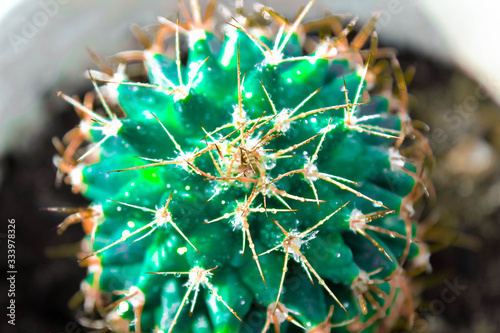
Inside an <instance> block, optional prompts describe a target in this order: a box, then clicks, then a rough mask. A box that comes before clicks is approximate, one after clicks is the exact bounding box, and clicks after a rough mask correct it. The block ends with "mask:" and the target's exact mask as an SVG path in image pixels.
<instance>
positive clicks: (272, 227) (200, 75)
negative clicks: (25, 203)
mask: <svg viewBox="0 0 500 333" xmlns="http://www.w3.org/2000/svg"><path fill="white" fill-rule="evenodd" d="M310 4H312V2H311V3H310ZM310 4H309V5H310ZM196 10H197V8H194V11H195V12H196ZM266 10H268V11H270V10H269V9H266ZM306 10H307V8H306ZM198 13H199V12H198ZM200 22H201V21H198V27H197V25H196V23H197V20H196V15H195V19H193V22H191V23H189V22H188V23H189V24H186V25H182V24H181V25H180V27H179V28H177V29H178V30H180V33H181V34H187V44H188V48H189V50H188V54H187V63H186V64H182V65H181V64H180V58H177V60H178V62H176V59H175V57H174V58H171V57H169V56H167V55H165V54H163V53H162V52H159V51H158V48H155V47H150V48H149V49H148V50H146V51H144V52H143V53H142V61H143V63H144V66H145V68H146V71H147V75H148V80H149V84H139V83H133V82H132V81H128V80H127V79H126V78H125V77H124V76H123V75H122V79H121V80H119V81H120V82H121V83H120V84H118V83H108V84H107V86H106V89H107V90H106V92H107V95H105V97H106V98H107V99H108V103H110V102H114V104H115V105H116V104H117V105H119V107H120V108H121V109H122V110H123V113H124V116H120V117H117V116H115V114H114V113H112V112H111V110H110V111H109V112H107V113H106V114H105V115H101V116H99V115H97V114H96V113H94V112H93V110H91V108H92V107H91V105H90V104H89V103H86V105H85V106H82V104H79V103H78V102H77V101H74V100H70V99H69V98H68V97H65V98H66V99H67V100H69V101H70V102H72V103H73V104H74V105H76V107H77V109H78V112H79V114H81V115H82V118H83V119H84V123H83V124H82V125H81V126H80V128H79V129H80V131H81V132H82V133H83V132H84V129H85V131H86V132H85V133H84V134H85V135H86V138H87V139H88V140H89V141H91V142H94V143H96V145H95V146H94V148H90V150H89V152H88V153H87V154H85V156H83V158H82V159H81V160H80V161H79V162H76V161H73V164H72V167H71V168H70V169H71V171H69V176H68V181H70V182H72V184H73V186H74V189H75V191H79V192H81V193H82V194H83V195H84V196H85V197H87V198H89V199H90V200H92V204H91V206H90V207H89V208H88V209H87V210H86V212H87V215H88V216H89V217H86V218H85V217H82V220H83V221H84V222H86V224H87V225H90V226H89V227H88V233H89V235H88V237H86V238H85V239H84V241H83V252H84V253H85V254H84V255H83V257H85V259H84V260H82V261H81V263H82V264H86V265H88V266H89V274H88V277H87V279H86V280H85V281H84V283H83V285H82V290H83V291H84V293H85V295H86V297H87V301H88V302H90V303H92V305H93V306H90V307H88V308H90V310H92V308H93V307H95V308H98V309H99V308H101V309H102V308H104V304H103V303H104V302H105V301H104V299H107V300H108V302H113V303H112V306H111V307H108V310H109V309H112V310H109V312H106V313H104V314H103V312H102V311H101V314H103V315H104V317H105V318H104V320H105V323H106V325H108V327H110V328H111V329H112V330H115V331H128V330H132V331H142V332H169V331H172V332H179V333H180V332H186V333H188V332H197V333H199V332H228V333H229V332H261V331H263V330H267V329H271V330H272V327H271V326H273V325H275V326H277V325H280V326H281V332H299V331H308V332H330V331H331V330H333V331H335V332H337V331H338V332H340V331H342V332H343V331H349V330H350V331H361V330H364V331H372V330H374V329H375V328H376V327H377V326H378V325H379V323H380V321H381V320H382V319H383V318H387V317H388V316H389V315H390V314H391V311H392V310H393V309H392V308H393V307H392V305H393V304H395V303H396V301H395V300H396V299H397V298H398V297H400V296H401V290H400V289H401V284H400V283H399V282H400V281H401V280H402V279H403V278H402V276H403V273H402V271H403V270H402V267H401V265H400V262H402V261H404V260H405V259H406V258H409V259H412V258H415V257H416V256H417V255H419V254H422V253H421V252H422V251H421V249H419V248H418V247H417V246H416V245H415V243H413V242H412V239H413V237H415V235H416V231H417V229H416V225H415V224H414V223H413V222H410V219H409V217H410V211H411V205H412V204H413V201H414V200H415V199H416V197H417V196H418V195H416V194H415V192H418V190H417V187H418V186H417V180H418V179H417V177H416V176H415V174H416V172H417V170H419V169H420V167H421V166H420V165H418V162H415V161H414V162H409V161H407V160H405V159H403V158H402V157H401V155H400V154H399V152H398V147H399V146H400V144H401V142H402V139H403V137H404V135H405V133H406V132H408V128H409V124H408V119H407V116H406V113H405V112H404V111H405V107H404V105H402V103H400V101H399V100H398V99H395V98H394V97H391V95H392V94H391V92H390V91H389V92H388V93H387V91H386V90H384V89H381V88H380V85H379V84H378V83H377V80H376V77H375V74H374V73H373V72H372V71H371V68H369V66H368V63H367V62H365V63H364V62H363V60H362V59H363V58H362V57H361V56H360V53H359V51H358V50H357V49H356V48H354V47H351V46H349V44H348V43H347V41H346V39H345V36H340V37H337V38H330V39H324V40H322V41H320V42H316V43H315V44H316V49H315V50H313V51H312V52H310V53H309V54H303V51H302V45H304V40H305V39H307V40H308V41H309V42H312V41H313V39H311V38H310V37H306V36H305V34H304V33H303V32H302V30H301V29H299V28H300V26H298V25H295V26H292V25H283V27H282V28H281V29H280V30H279V31H278V32H277V34H278V37H274V35H273V33H274V34H276V29H275V25H273V24H268V25H267V26H257V25H255V24H251V23H252V22H251V20H250V19H248V20H247V24H243V23H242V25H239V24H240V23H237V22H236V21H233V24H234V25H235V26H237V27H233V26H231V25H228V26H227V27H226V29H225V35H224V37H223V38H222V39H219V38H218V37H216V36H215V35H214V34H213V32H211V31H209V30H207V29H205V28H202V27H200ZM299 22H300V20H297V23H299ZM268 23H269V22H268ZM190 24H191V25H190ZM162 27H164V28H165V27H166V28H165V29H167V30H168V27H175V24H173V25H170V26H169V25H167V24H166V23H164V24H163V25H162ZM366 29H369V28H366ZM366 29H364V30H363V32H365V33H366ZM247 30H248V31H247ZM369 33H370V31H368V34H369ZM159 34H160V32H159ZM173 34H174V39H175V40H176V41H177V42H178V41H179V37H178V36H177V37H175V28H173ZM173 47H175V46H173ZM372 56H374V55H373V54H372ZM365 60H366V57H365ZM116 77H118V76H116ZM116 77H115V79H110V81H113V82H115V81H116ZM367 87H368V88H367ZM110 91H111V93H110ZM98 92H99V90H98ZM110 96H111V97H110ZM103 104H104V106H107V103H106V102H103ZM110 104H112V103H110ZM90 119H94V120H95V121H94V122H90ZM67 160H68V159H67V158H66V159H65V158H64V156H63V161H67ZM60 166H61V165H60ZM115 171H116V172H115ZM89 213H90V214H89ZM409 233H411V235H410V234H409ZM81 259H83V258H81ZM398 281H399V282H398ZM118 291H121V292H118ZM106 297H107V298H106ZM196 300H197V301H196ZM195 301H196V303H195ZM181 304H183V306H181ZM331 309H333V312H331ZM87 310H88V311H90V310H89V309H87Z"/></svg>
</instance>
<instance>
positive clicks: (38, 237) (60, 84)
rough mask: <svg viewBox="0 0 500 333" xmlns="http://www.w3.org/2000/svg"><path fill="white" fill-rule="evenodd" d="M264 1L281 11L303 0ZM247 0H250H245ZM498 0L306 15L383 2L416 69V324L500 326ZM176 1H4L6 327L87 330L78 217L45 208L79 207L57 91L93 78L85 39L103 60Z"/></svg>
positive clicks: (320, 0)
mask: <svg viewBox="0 0 500 333" xmlns="http://www.w3.org/2000/svg"><path fill="white" fill-rule="evenodd" d="M260 2H261V3H263V4H265V5H268V6H270V7H273V8H274V9H276V10H277V11H279V12H281V13H283V14H284V15H285V16H286V17H288V18H294V17H295V15H296V13H297V11H298V9H299V8H300V6H303V5H305V4H306V3H307V1H306V0H287V1H284V0H276V1H273V0H267V1H266V0H262V1H260ZM201 3H202V4H203V3H204V1H203V0H201ZM221 3H223V4H225V5H227V6H228V7H232V6H234V2H233V1H232V0H231V1H222V0H221ZM292 3H293V5H292ZM253 4H254V1H250V0H246V1H245V6H246V7H248V8H249V9H250V8H251V7H252V6H253ZM499 10H500V3H495V2H493V1H489V0H477V1H474V2H472V1H468V0H454V1H453V0H440V1H432V0H415V1H406V0H335V1H330V0H317V1H316V4H315V6H313V9H312V10H311V11H310V13H309V14H308V16H307V17H306V21H307V20H312V19H317V18H320V17H322V16H324V15H325V13H333V14H350V15H352V16H358V17H359V21H358V25H357V28H358V29H359V27H360V26H361V25H362V24H363V23H364V22H366V21H367V20H368V19H369V18H370V17H371V15H372V14H373V13H374V12H375V11H378V12H379V13H380V19H379V22H378V24H377V32H378V36H379V41H380V43H381V46H384V47H392V48H394V49H396V50H398V59H399V60H400V62H401V64H402V67H403V70H406V71H408V73H410V72H411V71H412V70H413V69H415V75H414V77H413V80H412V82H411V83H410V85H409V91H410V94H411V99H410V115H411V117H412V118H413V119H418V120H421V121H422V122H423V123H425V124H427V125H428V126H429V129H428V130H425V126H423V127H422V128H423V129H424V130H425V131H424V132H425V133H424V134H425V135H426V136H427V138H428V140H429V142H430V144H431V147H432V149H433V151H434V155H435V169H434V173H433V182H434V185H435V188H436V198H433V199H431V200H428V203H427V206H426V208H425V209H424V210H423V211H422V212H421V214H422V219H423V220H424V223H425V226H426V228H427V229H428V232H427V235H426V237H427V239H428V240H429V241H430V242H431V244H432V246H431V248H432V249H433V250H434V251H436V252H435V253H434V254H433V256H432V257H431V264H432V268H433V274H424V275H423V276H421V277H419V278H418V279H416V281H415V284H414V292H415V294H416V295H417V299H418V301H417V302H416V306H417V314H418V316H417V319H416V322H415V327H414V328H413V330H412V332H478V333H483V332H484V333H489V332H498V331H499V328H500V256H499V255H498V254H499V252H498V251H497V248H498V244H499V243H500V231H499V230H500V168H499V166H500V158H499V157H500V107H499V104H498V103H499V102H500V61H499V60H498V57H499V56H500V46H499V45H498V41H497V40H498V36H499V33H500V20H498V19H497V17H496V16H497V13H498V12H499ZM177 11H178V4H177V1H174V0H143V1H137V0H134V1H133V0H99V1H97V0H86V1H84V0H10V1H8V2H2V3H0V28H1V29H0V31H1V32H0V205H1V206H0V207H1V208H0V221H1V222H0V225H1V226H2V228H1V230H0V242H1V248H2V251H1V252H2V254H1V255H2V259H1V260H0V262H1V270H2V274H5V273H4V272H6V270H7V269H6V254H5V255H4V253H6V245H5V241H4V240H5V234H6V232H7V227H6V224H7V219H15V220H16V232H17V233H16V256H17V258H16V265H17V271H18V274H17V281H16V307H17V318H16V319H17V320H16V322H17V325H16V327H15V330H12V327H10V326H8V325H7V323H6V319H5V316H4V315H3V313H4V311H5V310H2V319H1V323H0V328H1V329H0V330H1V331H2V332H11V331H12V332H42V333H45V332H54V333H55V332H65V333H66V332H72V333H76V332H85V331H84V330H83V328H81V327H80V326H78V325H77V324H76V323H75V322H74V319H73V317H72V312H71V310H69V309H68V306H67V303H68V300H69V299H70V298H71V297H72V295H73V294H74V293H75V292H76V290H77V289H78V288H79V283H80V281H81V279H82V278H83V276H84V274H85V270H84V269H82V268H79V267H78V265H77V262H76V260H75V259H74V258H73V257H72V253H74V251H75V248H76V246H77V245H78V241H79V240H80V239H81V237H82V232H81V230H80V229H81V228H79V227H73V228H69V230H68V231H67V232H66V233H65V234H64V235H62V236H57V233H56V230H55V227H56V226H57V224H58V223H60V222H61V221H62V219H63V218H64V216H61V215H57V214H52V213H48V212H44V211H42V210H41V209H42V208H44V207H52V206H61V207H65V206H68V207H72V206H83V205H85V204H86V202H85V200H84V199H83V198H81V197H80V196H77V195H73V194H71V191H70V190H69V188H68V187H67V186H63V187H62V188H60V189H56V187H55V185H54V179H55V167H54V166H53V165H52V156H53V155H54V154H55V153H56V152H55V148H54V147H53V146H52V143H51V139H52V137H54V136H58V137H62V136H63V135H64V134H65V133H66V132H67V131H68V130H70V129H71V128H73V127H74V125H75V124H76V123H77V121H78V119H77V117H76V115H75V113H74V111H73V110H72V108H70V107H69V106H68V105H67V104H66V103H65V102H63V101H62V100H60V99H58V98H57V97H56V94H55V92H56V91H58V90H62V91H63V92H64V93H66V94H68V95H72V94H77V95H80V96H83V94H84V93H85V92H86V91H88V90H90V89H91V84H90V82H89V81H88V80H86V79H84V77H83V73H84V72H85V70H86V69H87V68H95V67H96V66H95V65H94V64H93V62H92V61H91V59H90V57H89V55H88V52H87V48H90V49H92V50H93V51H94V52H96V54H98V55H99V56H101V57H103V58H105V57H106V56H110V55H113V54H115V53H117V52H120V51H124V50H131V49H141V46H140V45H139V43H138V42H137V41H136V40H135V39H134V38H133V37H132V34H131V32H130V29H129V27H130V25H131V24H133V23H136V24H138V25H139V26H147V25H151V24H154V23H156V18H157V16H159V15H161V16H166V17H175V15H176V13H177ZM221 23H223V20H222V19H221ZM54 247H59V248H58V250H57V251H55V250H54ZM4 250H5V251H4ZM5 281H6V280H5V279H2V281H1V282H0V285H1V286H2V290H1V295H2V296H1V297H0V308H1V309H5V308H6V306H7V303H6V300H7V298H6V297H4V295H6V294H7V289H6V287H7V284H6V283H5ZM450 291H451V294H450ZM450 295H451V296H450Z"/></svg>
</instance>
